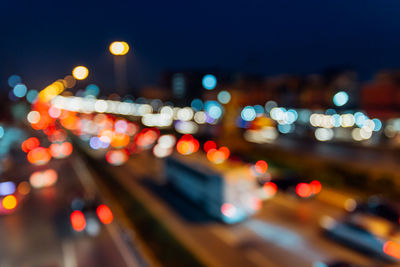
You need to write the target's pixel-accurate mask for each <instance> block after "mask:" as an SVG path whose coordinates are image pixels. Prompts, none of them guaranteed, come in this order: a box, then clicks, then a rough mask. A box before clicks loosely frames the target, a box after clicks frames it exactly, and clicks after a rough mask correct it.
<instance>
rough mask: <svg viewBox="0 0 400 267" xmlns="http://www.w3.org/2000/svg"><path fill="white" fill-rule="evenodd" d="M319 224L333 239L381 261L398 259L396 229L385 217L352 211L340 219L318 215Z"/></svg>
mask: <svg viewBox="0 0 400 267" xmlns="http://www.w3.org/2000/svg"><path fill="white" fill-rule="evenodd" d="M320 225H321V227H322V229H323V232H324V233H325V234H326V235H327V236H328V237H329V238H331V239H333V240H336V241H338V242H340V243H342V244H344V245H347V246H349V247H351V248H353V249H355V250H358V251H360V252H364V253H366V254H369V255H372V256H374V257H376V258H379V259H382V260H385V261H389V262H400V232H399V231H398V229H397V227H396V225H394V224H393V223H391V222H389V221H388V220H386V219H383V218H381V217H379V216H374V215H370V214H362V213H354V214H350V215H348V216H346V217H344V218H343V219H341V220H335V219H333V218H331V217H329V216H325V217H322V218H321V221H320Z"/></svg>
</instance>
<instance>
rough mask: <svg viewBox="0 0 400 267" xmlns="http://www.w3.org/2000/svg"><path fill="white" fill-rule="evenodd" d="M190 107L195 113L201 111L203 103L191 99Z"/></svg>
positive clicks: (199, 100)
mask: <svg viewBox="0 0 400 267" xmlns="http://www.w3.org/2000/svg"><path fill="white" fill-rule="evenodd" d="M190 106H191V107H192V109H194V110H195V111H200V110H202V109H203V101H201V99H198V98H196V99H193V100H192V103H191V104H190Z"/></svg>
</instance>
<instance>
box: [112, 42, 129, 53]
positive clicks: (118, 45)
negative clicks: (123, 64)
mask: <svg viewBox="0 0 400 267" xmlns="http://www.w3.org/2000/svg"><path fill="white" fill-rule="evenodd" d="M110 52H111V54H113V55H115V56H123V55H126V54H127V53H128V52H129V45H128V44H127V43H126V42H120V41H116V42H112V43H111V45H110Z"/></svg>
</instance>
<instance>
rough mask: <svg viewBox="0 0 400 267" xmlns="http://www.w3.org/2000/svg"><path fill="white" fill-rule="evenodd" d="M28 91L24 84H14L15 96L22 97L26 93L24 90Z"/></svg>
mask: <svg viewBox="0 0 400 267" xmlns="http://www.w3.org/2000/svg"><path fill="white" fill-rule="evenodd" d="M27 91H28V88H27V87H26V85H25V84H23V83H19V84H17V85H16V86H14V89H13V93H14V95H15V96H16V97H19V98H21V97H24V96H25V95H26V92H27Z"/></svg>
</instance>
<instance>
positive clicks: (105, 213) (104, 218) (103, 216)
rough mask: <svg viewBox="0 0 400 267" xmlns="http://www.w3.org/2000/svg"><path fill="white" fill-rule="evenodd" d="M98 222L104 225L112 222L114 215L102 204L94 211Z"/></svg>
mask: <svg viewBox="0 0 400 267" xmlns="http://www.w3.org/2000/svg"><path fill="white" fill-rule="evenodd" d="M96 213H97V216H98V217H99V220H100V221H101V222H102V223H104V224H109V223H111V222H112V221H113V218H114V215H113V214H112V212H111V210H110V208H109V207H108V206H106V205H104V204H102V205H100V206H98V207H97V210H96Z"/></svg>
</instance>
